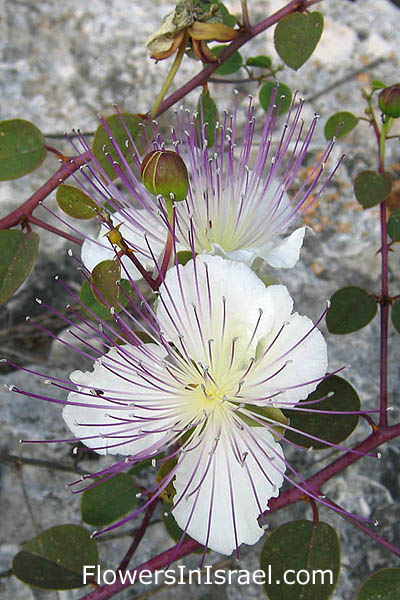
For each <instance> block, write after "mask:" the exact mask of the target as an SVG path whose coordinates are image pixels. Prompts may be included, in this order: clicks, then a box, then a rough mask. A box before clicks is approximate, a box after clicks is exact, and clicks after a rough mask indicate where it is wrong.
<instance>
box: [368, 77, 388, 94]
mask: <svg viewBox="0 0 400 600" xmlns="http://www.w3.org/2000/svg"><path fill="white" fill-rule="evenodd" d="M371 87H372V90H373V91H375V90H382V89H383V88H385V87H387V85H386V83H383V81H380V80H379V79H374V81H373V82H372V84H371Z"/></svg>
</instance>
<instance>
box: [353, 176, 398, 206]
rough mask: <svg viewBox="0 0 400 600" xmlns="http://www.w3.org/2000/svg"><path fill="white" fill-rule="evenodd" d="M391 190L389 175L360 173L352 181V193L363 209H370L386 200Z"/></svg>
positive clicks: (390, 177)
mask: <svg viewBox="0 0 400 600" xmlns="http://www.w3.org/2000/svg"><path fill="white" fill-rule="evenodd" d="M391 190H392V176H391V174H390V173H377V172H376V171H361V173H359V174H358V175H357V177H356V178H355V181H354V193H355V195H356V198H357V200H358V201H359V203H360V204H361V205H362V207H363V208H371V207H372V206H376V204H380V203H381V202H383V201H384V200H385V198H387V196H388V195H389V194H390V192H391Z"/></svg>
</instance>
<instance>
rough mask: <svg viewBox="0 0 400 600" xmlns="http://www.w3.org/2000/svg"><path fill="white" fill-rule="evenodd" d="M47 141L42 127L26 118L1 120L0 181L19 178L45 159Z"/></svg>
mask: <svg viewBox="0 0 400 600" xmlns="http://www.w3.org/2000/svg"><path fill="white" fill-rule="evenodd" d="M45 145H46V141H45V139H44V136H43V134H42V132H41V131H40V129H38V128H37V127H36V125H34V124H33V123H30V122H29V121H25V120H24V119H10V120H9V121H1V122H0V181H5V180H7V179H18V177H22V176H23V175H27V174H28V173H31V172H32V171H34V170H35V169H37V168H38V166H39V165H41V163H42V162H43V161H44V159H45V157H46V154H47V150H46V147H45Z"/></svg>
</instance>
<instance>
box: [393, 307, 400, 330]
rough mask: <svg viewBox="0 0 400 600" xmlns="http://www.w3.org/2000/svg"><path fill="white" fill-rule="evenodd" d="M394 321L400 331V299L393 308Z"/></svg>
mask: <svg viewBox="0 0 400 600" xmlns="http://www.w3.org/2000/svg"><path fill="white" fill-rule="evenodd" d="M392 323H393V325H394V327H395V329H396V330H397V331H398V332H399V333H400V300H396V302H395V303H394V304H393V308H392Z"/></svg>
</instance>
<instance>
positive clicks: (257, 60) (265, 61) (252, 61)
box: [246, 54, 272, 69]
mask: <svg viewBox="0 0 400 600" xmlns="http://www.w3.org/2000/svg"><path fill="white" fill-rule="evenodd" d="M246 65H247V66H248V67H259V68H260V69H270V68H271V66H272V60H271V59H270V57H269V56H265V55H264V54H260V55H258V56H251V57H250V58H248V59H247V61H246Z"/></svg>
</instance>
